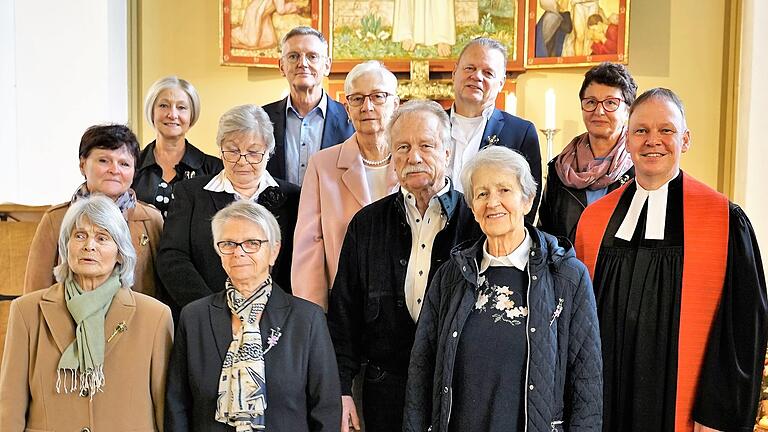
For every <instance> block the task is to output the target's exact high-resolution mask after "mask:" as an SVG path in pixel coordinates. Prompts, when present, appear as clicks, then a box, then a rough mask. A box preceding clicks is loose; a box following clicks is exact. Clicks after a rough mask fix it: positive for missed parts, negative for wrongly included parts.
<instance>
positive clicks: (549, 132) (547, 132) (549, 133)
mask: <svg viewBox="0 0 768 432" xmlns="http://www.w3.org/2000/svg"><path fill="white" fill-rule="evenodd" d="M539 130H540V131H541V133H543V134H544V136H545V137H546V138H547V163H549V161H551V160H552V158H553V157H555V155H554V154H553V153H554V151H553V149H552V147H553V146H554V142H555V135H556V134H557V133H558V132H560V129H555V128H546V129H539Z"/></svg>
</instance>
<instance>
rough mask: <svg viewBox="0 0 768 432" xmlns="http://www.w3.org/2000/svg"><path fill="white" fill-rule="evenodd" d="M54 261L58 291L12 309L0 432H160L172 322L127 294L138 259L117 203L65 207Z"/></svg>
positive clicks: (0, 387) (27, 298)
mask: <svg viewBox="0 0 768 432" xmlns="http://www.w3.org/2000/svg"><path fill="white" fill-rule="evenodd" d="M59 255H60V257H61V264H59V265H58V266H57V267H56V269H55V274H56V279H57V283H56V284H54V285H53V286H51V287H50V288H48V289H44V290H39V291H35V292H34V293H31V294H27V295H24V296H22V297H20V298H18V299H16V300H14V301H13V302H12V303H11V309H10V319H9V321H8V330H7V336H6V344H5V350H4V352H3V362H2V369H0V430H2V431H3V432H6V431H8V432H11V431H19V432H21V431H24V430H81V429H92V430H146V431H162V430H163V408H164V405H163V402H162V400H163V395H164V392H165V379H166V370H167V363H168V356H169V354H170V350H171V344H172V335H173V321H172V318H171V312H170V310H169V308H168V307H167V306H165V305H164V304H162V303H160V302H159V301H157V300H155V299H153V298H151V297H148V296H146V295H143V294H140V293H136V292H133V291H132V290H131V289H130V287H131V285H132V284H133V271H134V268H135V267H136V252H135V250H134V247H133V245H132V243H131V233H130V231H129V229H128V225H127V224H126V221H125V219H124V218H123V217H122V214H121V212H120V210H119V208H118V207H117V205H116V204H115V203H114V201H112V200H111V199H109V198H108V197H105V196H100V195H94V196H92V197H88V198H84V199H82V200H78V201H77V202H75V203H74V204H72V205H71V206H70V207H69V209H68V210H67V213H66V214H65V216H64V218H63V221H62V224H61V230H60V235H59ZM107 380H109V386H106V385H105V383H106V381H107ZM126 394H130V395H131V397H128V398H126V397H125V395H126Z"/></svg>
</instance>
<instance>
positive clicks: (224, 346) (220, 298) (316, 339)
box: [165, 162, 341, 432]
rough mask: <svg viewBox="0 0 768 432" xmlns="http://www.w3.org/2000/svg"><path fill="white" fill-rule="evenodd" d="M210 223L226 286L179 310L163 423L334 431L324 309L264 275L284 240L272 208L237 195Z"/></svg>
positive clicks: (337, 407)
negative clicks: (295, 294)
mask: <svg viewBox="0 0 768 432" xmlns="http://www.w3.org/2000/svg"><path fill="white" fill-rule="evenodd" d="M225 163H226V162H225ZM209 230H211V231H212V232H213V241H214V242H215V248H216V250H217V252H218V254H219V258H220V260H219V263H218V264H219V265H220V266H221V267H223V268H224V271H225V272H226V276H227V279H226V281H225V282H224V285H222V289H223V290H224V291H221V292H217V293H215V294H211V295H209V296H207V297H205V298H202V299H200V300H197V301H195V302H192V303H191V304H189V305H188V306H186V307H185V308H184V310H183V311H182V313H181V318H180V320H179V325H178V330H177V332H176V340H175V344H174V347H173V351H172V354H171V361H170V364H169V368H168V369H169V371H168V383H167V388H166V397H165V432H192V431H201V432H202V431H205V432H216V431H222V432H224V431H263V430H266V431H291V432H309V431H312V432H321V431H323V432H325V431H334V432H338V430H339V421H340V419H341V403H340V400H341V398H340V390H339V375H338V371H337V368H336V357H335V354H334V351H333V345H332V343H331V337H330V335H329V334H328V327H327V325H326V323H325V315H324V314H323V311H322V310H321V309H320V308H319V307H317V306H316V305H314V304H312V303H310V302H307V301H305V300H302V299H298V298H295V297H293V296H291V295H288V294H286V293H284V292H283V291H282V290H281V289H280V286H279V284H277V283H275V282H273V280H272V278H271V277H270V268H271V267H272V265H274V264H275V260H276V259H277V257H278V255H279V251H280V247H281V243H282V241H281V233H280V231H281V230H282V228H281V227H280V226H279V225H278V222H277V221H276V220H275V217H274V216H273V215H272V214H271V213H270V212H269V210H267V209H266V208H264V207H263V206H261V205H259V204H254V203H253V202H252V201H249V200H239V201H236V202H234V203H232V204H230V205H229V206H227V207H225V208H224V209H223V210H221V211H219V212H218V213H216V215H215V216H214V217H213V221H212V222H209Z"/></svg>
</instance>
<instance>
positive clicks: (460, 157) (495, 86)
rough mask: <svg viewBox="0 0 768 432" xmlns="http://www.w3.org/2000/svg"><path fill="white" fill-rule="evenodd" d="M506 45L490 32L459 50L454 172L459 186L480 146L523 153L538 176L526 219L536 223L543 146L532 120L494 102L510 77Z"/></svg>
mask: <svg viewBox="0 0 768 432" xmlns="http://www.w3.org/2000/svg"><path fill="white" fill-rule="evenodd" d="M506 65H507V49H506V47H504V45H502V44H501V43H500V42H498V41H496V40H494V39H490V38H476V39H473V40H471V41H470V42H469V43H468V44H467V45H466V46H465V47H464V49H463V50H462V52H461V54H460V55H459V60H458V61H457V62H456V68H455V69H454V70H453V90H454V93H455V97H456V99H455V101H454V103H453V107H451V109H450V110H449V111H448V114H449V115H450V117H451V141H452V148H451V154H452V157H451V161H449V170H448V172H449V173H450V176H451V178H452V179H454V183H455V186H456V187H457V188H459V189H460V188H461V186H460V184H459V182H458V179H459V175H460V174H461V168H462V167H463V166H464V164H465V163H467V161H469V160H470V159H472V156H474V155H475V154H476V153H477V152H478V150H480V149H481V148H483V147H485V146H488V145H501V146H504V147H508V148H511V149H512V150H516V151H517V152H519V153H521V154H522V155H523V156H525V159H526V160H527V161H528V164H529V165H530V166H531V174H533V179H534V180H536V184H537V185H538V187H537V188H536V198H535V200H534V201H533V207H531V211H530V212H529V213H528V214H527V215H526V216H525V221H526V222H528V223H531V224H532V223H533V222H534V219H535V218H536V210H537V209H538V208H539V199H540V198H541V150H540V148H539V136H538V134H537V133H536V128H535V127H534V126H533V123H531V122H529V121H528V120H524V119H521V118H519V117H515V116H513V115H511V114H507V113H506V112H504V111H501V110H498V109H496V108H495V102H496V96H498V94H499V91H500V90H501V88H502V87H504V80H505V79H506Z"/></svg>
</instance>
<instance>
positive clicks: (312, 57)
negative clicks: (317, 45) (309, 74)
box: [283, 52, 325, 64]
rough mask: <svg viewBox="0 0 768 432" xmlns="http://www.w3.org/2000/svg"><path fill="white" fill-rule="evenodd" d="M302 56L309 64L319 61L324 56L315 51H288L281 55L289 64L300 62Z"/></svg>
mask: <svg viewBox="0 0 768 432" xmlns="http://www.w3.org/2000/svg"><path fill="white" fill-rule="evenodd" d="M302 57H304V58H305V59H307V63H309V64H318V63H320V60H322V59H323V58H325V56H324V55H322V54H320V53H316V52H308V53H297V52H289V53H288V54H286V55H284V56H283V58H284V59H285V61H287V62H288V63H290V64H296V63H298V62H300V61H301V58H302Z"/></svg>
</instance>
